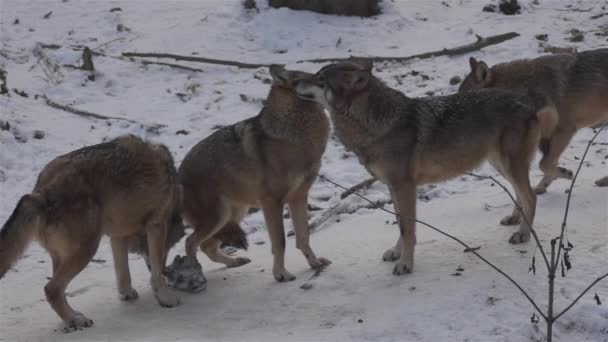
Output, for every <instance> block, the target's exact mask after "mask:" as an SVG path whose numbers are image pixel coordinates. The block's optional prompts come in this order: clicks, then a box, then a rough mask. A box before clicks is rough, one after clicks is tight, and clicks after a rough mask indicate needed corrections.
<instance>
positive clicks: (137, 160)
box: [0, 136, 180, 328]
mask: <svg viewBox="0 0 608 342" xmlns="http://www.w3.org/2000/svg"><path fill="white" fill-rule="evenodd" d="M179 195H180V191H179V185H178V183H177V174H176V171H175V166H174V165H173V159H172V158H171V155H170V154H169V151H168V150H167V149H166V147H164V146H162V145H153V144H149V143H146V142H144V141H143V140H141V139H139V138H137V137H135V136H123V137H119V138H117V139H115V140H112V141H110V142H107V143H103V144H98V145H93V146H89V147H85V148H82V149H79V150H76V151H73V152H70V153H68V154H66V155H63V156H60V157H57V158H56V159H54V160H53V161H51V162H50V163H49V164H48V165H46V167H45V168H44V169H43V170H42V172H41V173H40V175H39V177H38V181H37V183H36V186H35V187H34V190H33V191H32V193H31V194H30V195H25V196H24V197H23V198H22V199H21V200H20V201H19V203H18V205H17V208H16V209H15V212H14V213H13V215H11V217H10V218H9V220H8V221H7V222H6V224H5V225H4V227H3V228H2V232H1V234H0V256H1V258H0V274H2V275H3V274H4V273H5V272H6V271H7V270H8V268H9V267H10V265H12V264H13V263H14V262H15V261H16V259H17V258H18V257H19V255H20V254H21V253H22V252H23V251H24V250H25V248H26V247H27V244H28V243H29V241H30V240H31V239H34V238H35V239H37V240H38V241H39V242H40V244H41V245H42V246H43V247H44V248H45V249H46V250H47V251H48V252H49V254H50V255H51V259H52V264H53V276H52V278H51V280H50V281H49V282H48V283H47V285H46V286H45V287H44V291H45V293H46V298H47V300H48V302H49V303H50V305H51V307H52V308H53V310H55V312H56V313H57V314H58V315H59V316H60V317H61V319H62V320H63V321H64V322H65V323H66V325H67V327H68V328H79V327H88V326H91V325H92V324H93V321H91V320H90V319H88V318H87V317H85V316H84V315H83V314H82V313H80V312H77V311H74V310H73V309H72V308H71V307H70V305H69V304H68V303H67V301H66V297H65V289H66V287H67V286H68V284H69V283H70V281H71V280H72V279H73V278H74V277H75V276H76V275H78V273H80V272H81V271H82V270H83V269H84V268H85V267H86V265H87V264H88V263H89V261H90V260H91V258H92V257H93V255H94V254H95V252H96V251H97V248H98V246H99V241H100V239H101V237H102V235H104V234H106V235H108V236H109V237H110V240H111V245H112V252H113V256H114V266H115V271H116V278H117V283H118V291H119V294H120V298H121V299H123V300H133V299H136V298H137V292H136V291H135V290H134V289H133V287H132V286H131V277H130V274H129V264H128V259H127V249H128V244H129V239H130V237H132V236H133V235H134V234H138V233H141V232H146V234H147V243H148V246H149V247H150V248H148V249H149V252H150V255H149V260H150V266H151V278H150V284H151V285H152V289H153V292H154V294H155V296H156V298H157V300H158V302H159V304H160V305H162V306H175V305H177V304H178V303H179V298H178V297H177V296H176V295H174V294H173V293H171V292H170V291H169V290H168V288H167V285H166V284H165V280H164V278H163V277H162V268H163V266H164V259H165V258H166V253H167V251H166V249H165V240H166V236H167V230H168V225H169V221H170V219H171V218H172V216H174V214H175V211H176V210H177V207H178V203H179Z"/></svg>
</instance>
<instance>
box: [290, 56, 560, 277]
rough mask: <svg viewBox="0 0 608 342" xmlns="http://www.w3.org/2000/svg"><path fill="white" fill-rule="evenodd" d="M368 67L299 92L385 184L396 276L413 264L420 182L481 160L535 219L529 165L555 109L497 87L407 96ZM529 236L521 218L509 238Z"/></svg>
mask: <svg viewBox="0 0 608 342" xmlns="http://www.w3.org/2000/svg"><path fill="white" fill-rule="evenodd" d="M371 68H372V66H371V64H370V65H363V64H359V63H337V64H331V65H328V66H326V67H324V68H322V69H321V70H320V71H319V72H317V73H316V74H315V75H314V76H313V77H310V78H307V79H304V80H301V81H299V82H298V84H297V86H296V91H297V92H298V94H299V96H301V97H302V98H305V99H309V100H314V101H317V102H319V103H322V104H323V105H324V106H325V107H326V108H327V110H328V111H329V112H330V115H331V119H332V121H333V123H334V127H335V132H336V135H337V136H338V138H339V139H340V140H341V141H342V142H343V143H344V145H345V146H346V147H347V148H349V149H351V150H352V151H353V152H354V153H355V154H356V155H357V157H358V158H359V161H360V162H361V163H362V164H363V165H364V166H365V167H366V168H367V170H368V171H369V172H370V173H372V174H373V175H374V176H376V177H378V179H380V180H382V181H383V182H384V183H386V184H387V185H388V187H389V190H390V193H391V198H392V199H393V203H394V205H395V210H396V211H397V213H398V214H399V218H400V219H399V227H400V232H401V234H400V238H399V240H398V241H397V244H396V245H395V246H394V247H393V248H391V249H389V250H387V251H386V252H385V253H384V255H383V259H384V260H385V261H389V260H390V261H394V260H397V259H399V261H398V263H397V265H396V266H395V268H394V270H393V274H395V275H401V274H405V273H409V272H411V271H412V270H413V267H414V246H415V244H416V233H415V222H414V221H413V219H415V218H416V186H417V185H420V184H424V183H430V182H439V181H443V180H447V179H449V178H452V177H455V176H457V175H459V174H462V173H464V172H466V171H469V170H471V169H473V168H475V167H477V166H478V165H480V164H481V163H482V162H483V161H484V160H488V161H489V162H490V163H491V164H492V165H493V166H494V167H495V168H496V169H497V170H498V172H500V173H501V174H502V175H503V176H504V177H505V178H506V179H507V180H509V182H511V184H512V185H513V188H514V189H515V192H516V194H517V202H518V203H519V205H520V206H521V207H522V209H523V212H524V215H525V216H526V218H527V219H528V221H529V223H530V224H532V222H533V220H534V212H535V208H536V196H535V195H534V192H533V191H532V188H531V187H530V181H529V178H528V169H529V165H530V161H531V160H532V158H533V155H534V150H535V147H536V146H537V144H538V142H539V140H540V138H541V136H542V137H547V136H549V135H550V134H551V132H552V131H553V128H554V126H555V124H556V121H557V118H556V117H555V116H554V115H553V112H550V111H540V112H538V113H537V110H536V106H535V104H534V103H531V101H530V99H529V98H527V97H525V96H523V95H517V94H515V93H511V92H505V91H499V90H493V91H478V92H470V93H465V94H456V95H451V96H443V97H426V98H408V97H406V96H405V95H404V94H402V93H400V92H399V91H397V90H394V89H391V88H389V87H387V86H386V85H385V84H384V83H382V81H380V80H379V79H377V78H376V77H374V76H373V75H372V72H371ZM520 216H521V214H520V212H519V211H518V210H517V209H514V210H513V213H512V215H510V216H507V217H506V218H504V219H503V221H502V223H510V222H518V221H520ZM529 239H530V227H529V226H528V225H527V224H526V222H525V220H524V221H522V222H521V225H520V228H519V231H518V232H516V233H514V234H513V235H512V236H511V238H510V240H509V241H510V242H511V243H520V242H525V241H528V240H529Z"/></svg>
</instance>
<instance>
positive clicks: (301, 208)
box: [288, 191, 331, 270]
mask: <svg viewBox="0 0 608 342" xmlns="http://www.w3.org/2000/svg"><path fill="white" fill-rule="evenodd" d="M307 197H308V191H306V192H303V193H302V194H298V195H297V196H295V198H293V199H292V200H290V201H289V203H288V204H289V211H290V213H291V220H292V221H293V227H294V231H295V233H296V248H297V249H299V250H300V251H302V254H304V257H305V258H306V261H308V264H309V265H310V267H311V268H312V269H314V270H322V269H324V268H325V267H327V266H328V265H329V264H331V261H330V260H329V259H326V258H322V257H317V256H316V254H315V252H314V251H313V250H312V248H311V247H310V227H309V226H308V214H307V210H308V198H307Z"/></svg>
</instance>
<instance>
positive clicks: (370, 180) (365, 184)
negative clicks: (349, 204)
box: [340, 177, 378, 199]
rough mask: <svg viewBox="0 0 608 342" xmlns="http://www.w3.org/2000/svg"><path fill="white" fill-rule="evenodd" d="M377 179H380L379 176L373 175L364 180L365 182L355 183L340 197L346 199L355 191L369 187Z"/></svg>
mask: <svg viewBox="0 0 608 342" xmlns="http://www.w3.org/2000/svg"><path fill="white" fill-rule="evenodd" d="M377 180H378V178H376V177H372V178H368V179H366V180H364V181H363V182H361V183H359V184H355V185H353V186H351V187H350V188H348V190H346V191H344V192H343V193H342V194H341V195H340V199H345V198H346V197H348V196H350V195H352V194H353V193H354V192H356V191H359V190H361V189H367V188H369V187H370V186H372V184H374V183H375V182H376V181H377Z"/></svg>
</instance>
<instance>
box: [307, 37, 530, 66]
mask: <svg viewBox="0 0 608 342" xmlns="http://www.w3.org/2000/svg"><path fill="white" fill-rule="evenodd" d="M518 36H519V33H516V32H509V33H504V34H499V35H496V36H490V37H485V38H484V37H481V36H478V35H476V37H477V41H476V42H474V43H471V44H467V45H462V46H458V47H455V48H451V49H441V50H437V51H431V52H425V53H421V54H417V55H411V56H406V57H379V56H373V57H360V56H350V57H348V58H318V59H309V60H302V61H298V63H303V62H310V63H326V62H347V61H353V60H359V61H372V62H386V61H394V62H405V61H409V60H412V59H415V58H418V59H427V58H432V57H439V56H455V55H462V54H465V53H469V52H473V51H477V50H480V49H483V48H484V47H487V46H490V45H496V44H500V43H502V42H504V41H506V40H509V39H513V38H515V37H518Z"/></svg>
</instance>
